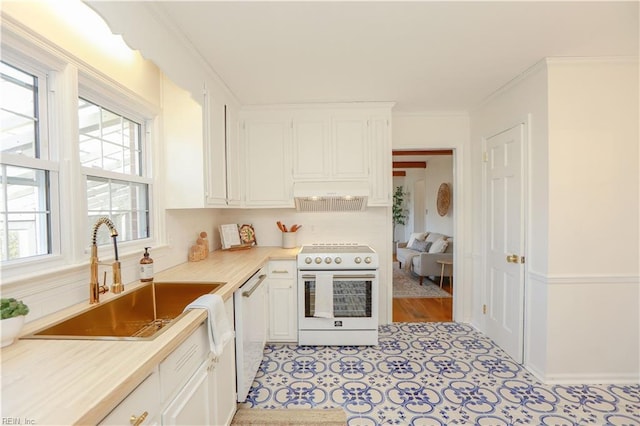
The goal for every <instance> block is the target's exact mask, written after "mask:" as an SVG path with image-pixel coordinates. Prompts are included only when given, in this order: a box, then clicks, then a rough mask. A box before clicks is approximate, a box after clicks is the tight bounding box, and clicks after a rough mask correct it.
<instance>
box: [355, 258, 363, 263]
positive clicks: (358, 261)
mask: <svg viewBox="0 0 640 426" xmlns="http://www.w3.org/2000/svg"><path fill="white" fill-rule="evenodd" d="M353 260H354V262H356V263H360V262H362V259H360V258H359V257H356V258H355V259H353Z"/></svg>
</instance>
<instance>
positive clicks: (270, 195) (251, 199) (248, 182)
mask: <svg viewBox="0 0 640 426" xmlns="http://www.w3.org/2000/svg"><path fill="white" fill-rule="evenodd" d="M240 121H241V123H242V124H241V126H242V127H241V133H242V140H243V145H244V146H243V150H242V152H243V156H244V161H243V163H244V170H243V174H244V178H245V185H244V187H245V199H244V205H245V206H246V207H293V195H292V181H291V131H290V130H291V128H290V120H288V119H287V117H284V116H282V115H281V114H278V113H268V112H261V113H253V112H252V113H250V114H244V113H243V115H242V117H241V119H240Z"/></svg>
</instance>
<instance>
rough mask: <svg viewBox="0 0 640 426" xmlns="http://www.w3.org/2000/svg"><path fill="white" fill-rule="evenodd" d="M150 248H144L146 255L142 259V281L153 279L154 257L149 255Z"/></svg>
mask: <svg viewBox="0 0 640 426" xmlns="http://www.w3.org/2000/svg"><path fill="white" fill-rule="evenodd" d="M150 248H151V247H145V248H144V256H143V257H142V259H140V281H142V282H150V281H153V259H152V258H151V257H149V249H150Z"/></svg>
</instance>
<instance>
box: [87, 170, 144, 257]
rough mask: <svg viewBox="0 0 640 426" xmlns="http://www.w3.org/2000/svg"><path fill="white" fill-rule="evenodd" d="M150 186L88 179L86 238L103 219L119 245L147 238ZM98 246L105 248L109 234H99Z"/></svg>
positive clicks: (113, 180) (94, 178)
mask: <svg viewBox="0 0 640 426" xmlns="http://www.w3.org/2000/svg"><path fill="white" fill-rule="evenodd" d="M148 194H149V185H147V184H141V183H135V182H127V181H123V180H116V179H103V178H97V177H93V176H89V177H88V178H87V204H88V206H89V224H90V229H89V234H90V235H91V231H92V229H93V224H94V223H95V222H96V221H97V220H98V218H100V217H102V216H106V217H108V218H109V219H111V221H112V222H113V223H114V225H115V227H116V229H117V230H118V238H117V240H118V241H131V240H137V239H142V238H148V237H149V222H148V221H149V201H148ZM97 241H98V243H99V244H108V243H109V242H110V241H111V239H110V238H109V234H108V233H99V234H98V239H97Z"/></svg>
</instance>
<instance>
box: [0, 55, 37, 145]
mask: <svg viewBox="0 0 640 426" xmlns="http://www.w3.org/2000/svg"><path fill="white" fill-rule="evenodd" d="M0 74H1V75H2V79H1V80H0V84H1V85H0V135H1V137H0V149H1V150H2V152H6V153H12V154H22V155H26V156H29V157H36V156H37V152H38V150H37V141H38V138H37V132H38V110H37V101H36V100H37V97H38V78H37V77H35V76H33V75H30V74H27V73H25V72H23V71H20V70H18V69H16V68H13V67H11V66H9V65H7V64H5V63H4V62H0Z"/></svg>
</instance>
